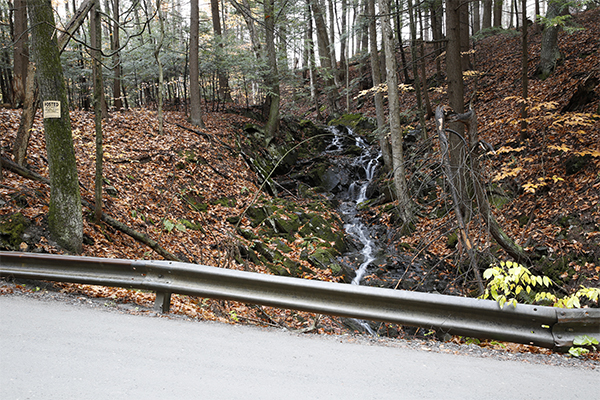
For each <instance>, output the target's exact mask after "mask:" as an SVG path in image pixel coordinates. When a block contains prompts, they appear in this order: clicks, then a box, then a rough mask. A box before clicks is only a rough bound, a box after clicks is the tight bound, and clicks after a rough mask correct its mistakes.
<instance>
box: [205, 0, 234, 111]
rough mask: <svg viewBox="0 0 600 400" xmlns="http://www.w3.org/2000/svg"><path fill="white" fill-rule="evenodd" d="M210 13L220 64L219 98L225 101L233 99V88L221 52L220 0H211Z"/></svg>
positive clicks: (218, 73)
mask: <svg viewBox="0 0 600 400" xmlns="http://www.w3.org/2000/svg"><path fill="white" fill-rule="evenodd" d="M210 14H211V16H212V24H213V31H214V36H215V40H216V41H217V47H218V50H217V64H220V67H219V70H218V72H217V75H218V79H219V98H220V99H221V100H223V101H224V102H230V101H231V89H230V88H229V78H228V76H227V73H226V72H225V68H224V67H223V66H222V65H221V64H222V62H223V60H222V58H223V57H222V56H221V54H220V53H222V51H223V43H222V40H223V39H222V35H223V30H222V29H221V18H220V15H219V0H210Z"/></svg>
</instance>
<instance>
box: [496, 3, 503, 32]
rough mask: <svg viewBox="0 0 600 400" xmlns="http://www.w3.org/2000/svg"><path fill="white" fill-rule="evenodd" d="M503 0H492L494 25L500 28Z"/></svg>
mask: <svg viewBox="0 0 600 400" xmlns="http://www.w3.org/2000/svg"><path fill="white" fill-rule="evenodd" d="M503 3H504V0H494V27H497V28H502V6H503V5H504V4H503Z"/></svg>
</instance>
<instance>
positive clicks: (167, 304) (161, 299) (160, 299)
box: [154, 292, 171, 314]
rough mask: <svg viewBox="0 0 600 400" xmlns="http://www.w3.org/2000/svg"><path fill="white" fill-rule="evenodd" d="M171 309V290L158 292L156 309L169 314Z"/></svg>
mask: <svg viewBox="0 0 600 400" xmlns="http://www.w3.org/2000/svg"><path fill="white" fill-rule="evenodd" d="M170 310H171V292H156V301H155V302H154V311H156V312H159V313H162V314H168V313H169V311H170Z"/></svg>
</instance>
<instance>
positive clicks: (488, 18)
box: [481, 0, 492, 29]
mask: <svg viewBox="0 0 600 400" xmlns="http://www.w3.org/2000/svg"><path fill="white" fill-rule="evenodd" d="M491 27H492V0H483V18H482V20H481V29H487V28H491Z"/></svg>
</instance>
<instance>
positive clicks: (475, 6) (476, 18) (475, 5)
mask: <svg viewBox="0 0 600 400" xmlns="http://www.w3.org/2000/svg"><path fill="white" fill-rule="evenodd" d="M479 6H480V4H479V0H476V1H474V2H472V3H471V9H472V15H473V28H472V29H471V33H472V34H473V35H474V34H476V33H477V32H479V30H480V29H481V14H480V7H479Z"/></svg>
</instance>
